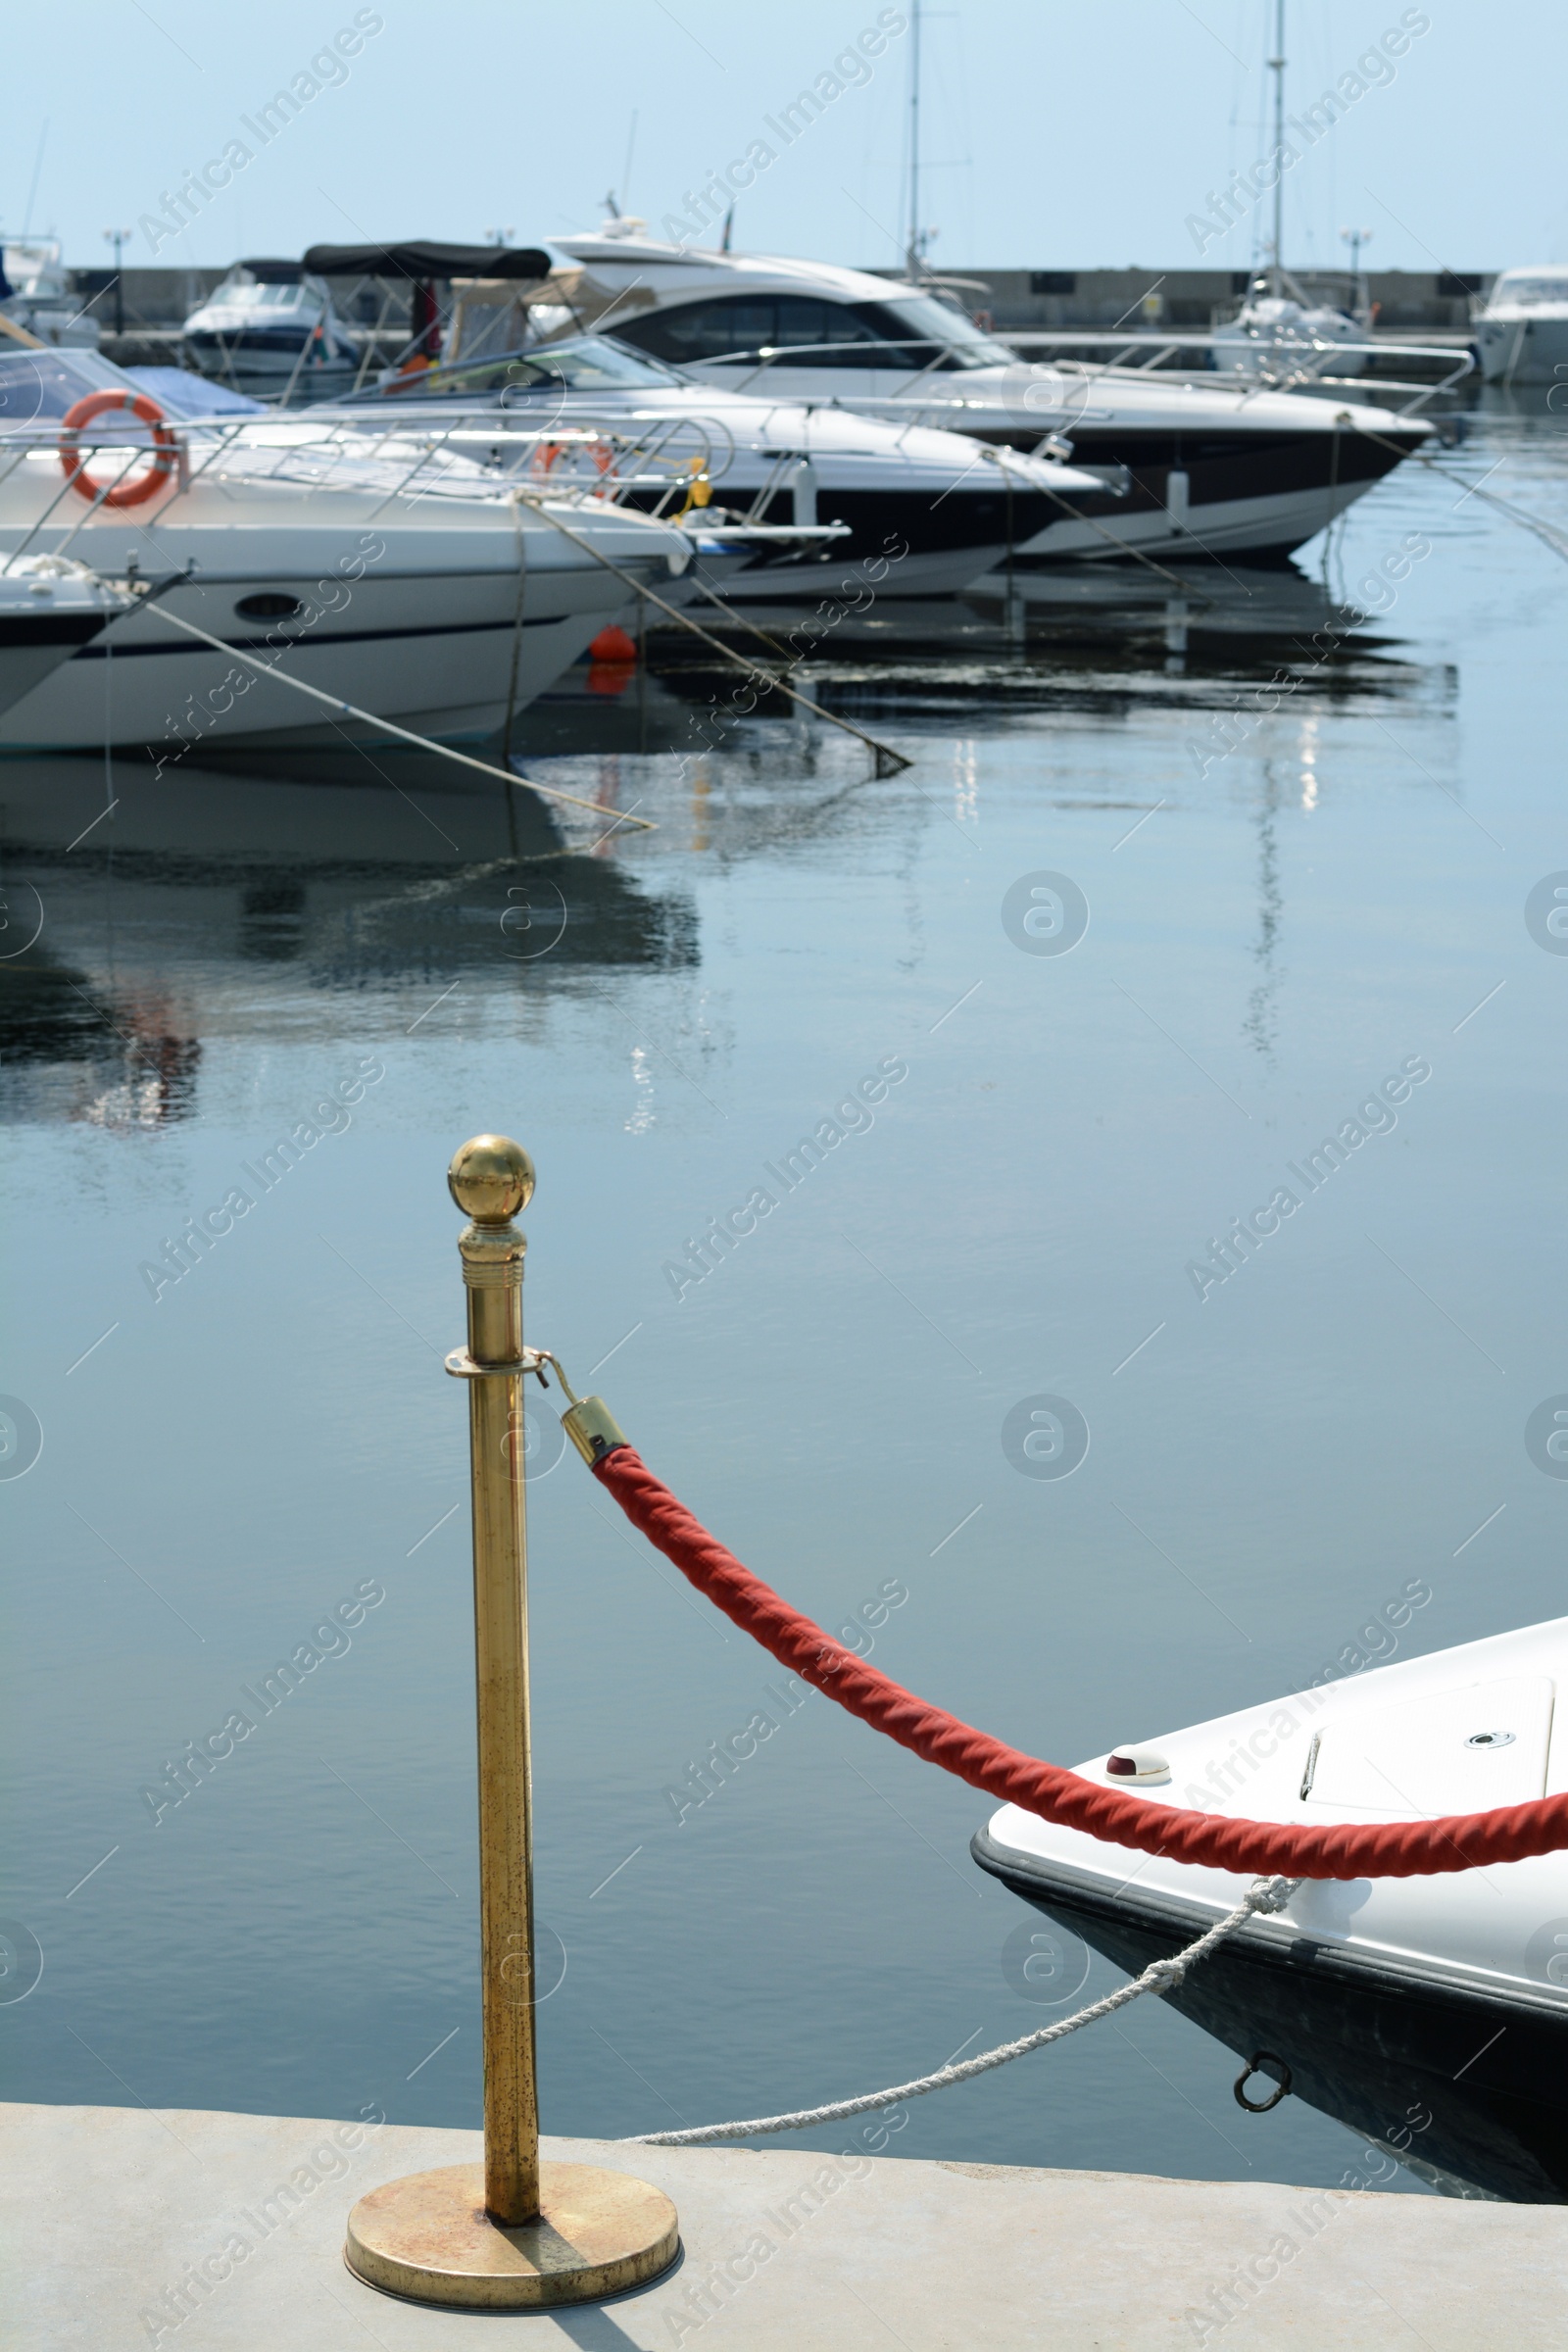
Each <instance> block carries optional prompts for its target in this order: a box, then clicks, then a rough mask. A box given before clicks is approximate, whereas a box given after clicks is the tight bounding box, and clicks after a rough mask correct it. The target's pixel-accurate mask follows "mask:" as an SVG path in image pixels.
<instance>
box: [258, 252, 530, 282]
mask: <svg viewBox="0 0 1568 2352" xmlns="http://www.w3.org/2000/svg"><path fill="white" fill-rule="evenodd" d="M299 267H300V268H302V269H305V270H311V271H312V272H313V273H314V274H315V275H316V276H318V277H407V278H412V279H414V280H415V281H416V282H417V283H421V284H422V283H426V282H428V280H429V279H431V278H434V277H448V278H450V277H508V278H540V277H548V276H549V274H550V256H549V254H548V253H542V252H541V251H540V250H539V248H538V247H537V246H528V245H524V246H519V247H518V248H517V249H516V250H515V251H512V250H510V249H509V248H508V247H506V246H505V245H437V244H424V243H415V244H410V245H313V246H312V247H311V249H310V251H309V253H307V254H306V256H305V259H304V261H303V263H301V264H300V265H299Z"/></svg>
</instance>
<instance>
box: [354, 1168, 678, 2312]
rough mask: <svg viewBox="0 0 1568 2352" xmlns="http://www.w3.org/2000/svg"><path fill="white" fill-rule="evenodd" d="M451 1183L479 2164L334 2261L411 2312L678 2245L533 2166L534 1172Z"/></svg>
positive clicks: (657, 2198)
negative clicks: (527, 1414)
mask: <svg viewBox="0 0 1568 2352" xmlns="http://www.w3.org/2000/svg"><path fill="white" fill-rule="evenodd" d="M447 1183H448V1184H449V1186H450V1187H451V1191H452V1198H453V1199H454V1201H456V1202H457V1204H458V1206H459V1207H460V1208H461V1209H463V1210H464V1211H465V1212H466V1214H467V1215H468V1216H469V1217H470V1218H471V1219H472V1223H471V1224H469V1225H468V1226H466V1228H465V1230H464V1232H463V1234H462V1236H461V1238H460V1240H459V1243H458V1249H459V1251H460V1253H461V1255H462V1258H463V1279H464V1283H465V1285H466V1289H467V1295H468V1345H467V1347H466V1348H461V1349H459V1350H457V1351H456V1352H455V1353H454V1354H452V1355H449V1356H448V1358H447V1370H448V1371H449V1372H451V1373H454V1374H455V1375H456V1376H457V1377H458V1378H459V1379H463V1380H466V1381H468V1382H469V1384H470V1386H469V1390H468V1440H469V1456H470V1474H471V1479H472V1488H473V1611H474V1653H475V1663H476V1668H477V1679H478V1718H479V1946H480V1952H479V1958H480V1977H481V1985H482V1990H483V2020H484V2163H483V2165H482V2166H481V2165H477V2164H460V2165H448V2166H444V2167H443V2168H442V2169H441V2170H440V2171H439V2172H433V2173H415V2174H411V2175H410V2176H409V2177H408V2178H407V2179H405V2180H393V2181H389V2182H388V2183H387V2185H386V2186H385V2187H384V2188H376V2189H372V2190H371V2191H370V2193H369V2195H368V2196H365V2197H362V2198H361V2199H360V2202H359V2203H358V2205H356V2206H355V2208H354V2211H353V2212H352V2214H351V2215H350V2216H349V2228H348V2244H347V2247H346V2249H345V2252H346V2256H347V2260H348V2266H349V2268H350V2270H351V2271H353V2272H354V2273H355V2274H356V2275H357V2276H358V2277H359V2278H364V2279H365V2280H367V2281H368V2284H369V2285H371V2286H378V2287H382V2288H384V2289H385V2290H386V2291H387V2292H388V2293H389V2294H395V2295H404V2296H407V2297H409V2298H411V2299H412V2300H413V2301H415V2302H418V2303H443V2304H463V2305H466V2306H469V2307H477V2308H480V2309H485V2310H491V2311H506V2310H513V2311H516V2310H538V2309H540V2308H542V2307H544V2306H546V2305H549V2304H553V2303H586V2302H592V2301H596V2300H599V2299H601V2298H603V2297H604V2296H606V2295H613V2294H618V2293H620V2292H621V2291H622V2290H623V2289H624V2288H626V2287H628V2286H636V2285H639V2284H641V2282H642V2281H643V2280H644V2279H648V2278H656V2277H657V2276H658V2274H659V2273H660V2272H661V2271H662V2270H663V2269H664V2268H665V2267H666V2266H667V2265H668V2264H669V2263H671V2262H672V2261H673V2260H674V2258H675V2254H676V2251H677V2248H678V2245H679V2235H678V2226H677V2222H676V2217H675V2208H674V2206H673V2205H672V2204H671V2203H670V2201H669V2199H668V2198H667V2197H666V2196H665V2195H663V2193H662V2191H661V2190H660V2189H657V2188H653V2187H650V2186H649V2184H648V2182H647V2181H645V2180H634V2179H632V2178H631V2177H630V2176H629V2175H627V2174H625V2173H612V2172H606V2171H604V2170H603V2169H601V2168H600V2167H599V2166H597V2165H586V2164H541V2163H540V2161H539V2108H538V2095H537V2088H536V2076H535V2067H534V2018H533V2000H534V1989H533V1988H534V1970H533V1832H532V1822H531V1787H530V1777H529V1767H528V1597H527V1563H526V1555H525V1548H524V1538H523V1480H524V1472H523V1415H522V1377H523V1374H524V1373H525V1372H527V1371H529V1370H531V1369H533V1368H534V1367H535V1366H536V1364H537V1362H538V1360H539V1359H538V1358H537V1357H535V1356H534V1355H533V1354H532V1353H531V1352H530V1351H529V1350H528V1349H526V1348H524V1347H523V1344H522V1260H523V1251H524V1249H525V1248H526V1244H525V1242H524V1240H523V1237H522V1235H521V1234H520V1233H519V1232H518V1230H517V1228H516V1226H515V1225H514V1223H513V1222H512V1220H513V1218H514V1217H515V1215H516V1214H517V1213H518V1212H519V1210H521V1209H522V1208H524V1207H525V1206H526V1205H527V1202H528V1201H529V1200H530V1198H531V1197H532V1194H533V1163H532V1162H531V1160H530V1159H529V1157H528V1154H527V1152H524V1151H523V1150H522V1148H521V1146H520V1145H519V1144H515V1143H513V1142H511V1141H510V1139H509V1138H508V1137H506V1136H501V1135H477V1136H475V1137H474V1138H473V1140H472V1142H471V1143H466V1144H465V1145H464V1147H463V1149H462V1150H461V1151H460V1152H458V1153H457V1155H456V1157H455V1158H454V1159H453V1162H452V1165H451V1167H450V1168H449V1169H448V1171H447Z"/></svg>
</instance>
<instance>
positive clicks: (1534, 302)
mask: <svg viewBox="0 0 1568 2352" xmlns="http://www.w3.org/2000/svg"><path fill="white" fill-rule="evenodd" d="M1475 325H1476V348H1477V351H1478V352H1479V354H1480V358H1481V372H1482V374H1483V376H1485V378H1486V380H1487V382H1488V383H1489V384H1562V385H1565V386H1568V262H1538V263H1537V264H1536V266H1535V267H1534V269H1530V270H1504V271H1503V273H1502V275H1501V276H1500V277H1499V278H1498V279H1497V281H1496V283H1495V285H1494V287H1493V289H1492V292H1491V293H1490V295H1489V296H1488V297H1487V302H1486V307H1485V309H1484V310H1482V311H1481V313H1480V314H1479V316H1478V317H1477V319H1476V322H1475ZM1563 397H1564V400H1565V401H1568V391H1565V393H1564V396H1563Z"/></svg>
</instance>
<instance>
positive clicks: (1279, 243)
mask: <svg viewBox="0 0 1568 2352" xmlns="http://www.w3.org/2000/svg"><path fill="white" fill-rule="evenodd" d="M1268 67H1269V72H1270V73H1272V74H1273V76H1274V242H1273V248H1272V251H1271V253H1270V255H1269V260H1270V263H1271V265H1272V268H1271V272H1270V274H1271V276H1272V279H1273V283H1272V286H1271V288H1270V291H1271V292H1272V293H1275V294H1282V293H1283V292H1284V290H1285V283H1284V273H1285V172H1284V170H1283V168H1282V165H1281V161H1280V159H1281V157H1282V156H1283V154H1284V151H1285V0H1274V54H1273V56H1272V57H1271V58H1270V59H1269V61H1268Z"/></svg>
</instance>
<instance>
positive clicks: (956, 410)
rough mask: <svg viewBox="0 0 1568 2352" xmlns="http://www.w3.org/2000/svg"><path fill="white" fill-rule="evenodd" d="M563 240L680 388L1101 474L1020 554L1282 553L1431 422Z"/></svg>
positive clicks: (673, 259) (804, 276) (1357, 493)
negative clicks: (1054, 360)
mask: <svg viewBox="0 0 1568 2352" xmlns="http://www.w3.org/2000/svg"><path fill="white" fill-rule="evenodd" d="M561 244H562V249H563V251H564V252H566V253H568V254H570V255H571V256H572V257H573V259H574V260H575V261H576V262H577V263H579V264H580V266H581V267H580V271H579V273H578V275H579V277H580V284H579V285H578V286H577V287H576V288H575V290H574V300H575V301H576V303H577V305H578V308H579V311H580V312H581V313H582V315H583V316H584V317H586V318H588V319H593V320H597V321H598V322H599V323H600V325H601V329H602V331H605V332H608V333H610V334H613V335H614V336H615V337H616V338H617V339H618V340H620V341H622V342H627V343H630V344H632V345H634V346H635V347H636V349H638V350H639V351H643V352H646V353H648V354H650V355H651V356H652V357H654V358H656V359H660V360H662V361H664V362H666V363H667V364H668V365H670V366H672V367H675V368H679V369H680V370H681V371H682V372H683V373H684V374H685V375H686V376H688V377H689V378H690V379H691V380H692V381H694V382H697V383H706V384H711V385H714V386H720V385H721V386H724V387H726V388H727V389H729V390H730V391H734V392H747V393H751V394H753V395H756V394H760V393H763V392H771V393H774V394H776V396H777V397H779V398H780V399H784V400H797V401H798V400H804V399H810V400H830V401H834V402H836V403H839V404H841V405H844V406H846V407H850V408H853V409H856V410H859V411H862V412H868V411H870V412H875V413H877V414H879V415H882V416H885V417H890V418H894V419H898V420H901V421H905V422H908V423H924V424H929V425H938V426H943V427H946V428H947V429H949V430H952V431H954V432H956V433H962V434H967V435H969V436H970V437H972V438H974V439H976V440H980V441H985V442H988V443H990V444H992V445H993V446H998V447H1000V446H1008V447H1011V448H1015V449H1018V450H1035V449H1044V447H1045V445H1046V444H1047V443H1048V442H1049V443H1052V444H1054V445H1055V446H1056V447H1057V449H1058V454H1065V455H1067V456H1068V459H1069V462H1070V463H1071V464H1072V465H1073V466H1075V467H1084V468H1087V469H1088V470H1089V471H1091V472H1093V473H1096V474H1097V475H1098V476H1100V477H1101V485H1102V486H1101V490H1100V494H1099V495H1098V496H1097V497H1094V498H1092V499H1089V500H1086V501H1080V500H1077V499H1075V500H1074V501H1073V507H1074V509H1075V512H1074V513H1071V514H1062V515H1058V516H1057V518H1056V519H1055V520H1054V521H1053V522H1052V523H1051V524H1050V525H1049V526H1047V527H1046V528H1044V529H1042V530H1041V531H1039V532H1038V533H1037V534H1036V535H1035V536H1034V537H1033V538H1032V539H1031V540H1029V541H1027V542H1020V548H1019V551H1018V552H1020V553H1021V554H1022V556H1023V558H1024V560H1025V561H1034V560H1038V561H1040V562H1046V563H1049V562H1054V561H1056V560H1058V559H1061V558H1067V559H1071V560H1073V561H1078V560H1081V559H1085V558H1088V559H1090V560H1095V561H1099V560H1103V559H1105V558H1107V557H1117V556H1123V555H1127V554H1129V553H1132V554H1137V555H1151V556H1155V557H1162V556H1165V555H1170V554H1179V555H1181V556H1182V557H1184V558H1185V559H1186V560H1188V561H1190V562H1201V561H1202V560H1203V559H1204V558H1205V557H1208V556H1218V557H1223V558H1225V559H1226V560H1227V561H1229V560H1230V559H1231V558H1232V557H1234V556H1238V555H1245V556H1246V557H1247V558H1248V559H1249V561H1250V562H1252V563H1275V562H1281V561H1283V560H1284V558H1285V557H1286V556H1288V555H1289V554H1290V552H1291V551H1292V550H1293V549H1294V548H1297V547H1299V546H1301V545H1302V543H1303V542H1304V541H1306V540H1308V539H1310V538H1312V537H1314V536H1315V535H1316V534H1317V533H1318V532H1319V531H1322V530H1325V529H1326V528H1327V527H1328V525H1329V524H1330V523H1331V522H1332V521H1334V520H1335V519H1336V517H1337V516H1338V515H1343V514H1344V513H1345V512H1346V510H1347V509H1348V507H1350V506H1352V505H1353V504H1354V503H1355V501H1356V500H1357V499H1359V498H1361V497H1363V496H1364V495H1365V494H1366V492H1367V491H1369V490H1370V489H1371V488H1372V487H1373V486H1374V484H1375V483H1376V482H1378V481H1380V480H1381V479H1382V477H1383V476H1384V475H1385V474H1386V473H1389V472H1391V471H1392V470H1393V468H1394V467H1395V466H1397V465H1398V464H1400V462H1401V461H1402V460H1403V459H1404V458H1405V457H1407V456H1408V455H1409V454H1410V453H1411V452H1412V451H1414V450H1416V449H1419V448H1420V447H1421V446H1422V445H1423V444H1424V443H1425V442H1426V440H1427V439H1428V438H1429V437H1430V435H1431V434H1432V431H1433V427H1432V425H1431V424H1430V423H1428V422H1427V421H1426V420H1425V419H1424V418H1422V417H1414V416H1411V417H1403V416H1391V415H1390V414H1388V412H1387V411H1385V410H1383V409H1377V408H1371V407H1363V406H1361V405H1360V404H1358V403H1357V404H1354V405H1350V404H1348V403H1345V402H1343V401H1340V400H1337V399H1336V400H1325V399H1321V398H1316V397H1312V396H1310V395H1307V394H1304V393H1293V392H1275V391H1259V390H1257V389H1255V388H1253V387H1250V386H1249V385H1247V384H1243V383H1239V384H1236V385H1234V386H1227V385H1222V384H1221V383H1220V382H1218V381H1216V380H1213V379H1210V380H1208V381H1205V382H1202V383H1191V382H1184V381H1180V380H1177V379H1175V378H1173V377H1169V376H1167V377H1161V376H1159V375H1158V374H1145V373H1143V372H1141V371H1140V370H1138V369H1136V368H1103V367H1098V366H1092V365H1088V364H1083V365H1078V364H1074V363H1072V362H1068V361H1062V362H1060V363H1058V364H1057V365H1055V366H1033V365H1028V364H1025V363H1023V362H1020V361H1019V360H1018V359H1017V357H1016V356H1015V354H1014V353H1013V352H1011V351H1010V350H1009V349H1008V348H1007V346H1006V345H1005V343H1002V342H999V341H998V339H997V338H996V336H995V335H992V334H990V333H988V332H986V331H985V330H983V329H982V328H981V327H979V326H978V325H976V323H975V322H974V320H973V319H970V318H968V317H967V316H966V315H965V314H964V313H963V312H962V311H960V310H958V309H957V308H956V306H955V305H953V304H951V303H949V302H947V301H945V300H943V299H941V298H940V297H939V296H938V295H937V294H936V293H934V292H932V291H931V289H930V288H929V287H927V286H922V285H915V284H901V283H896V282H891V281H890V280H889V279H887V278H883V277H873V276H870V275H868V274H867V273H866V272H864V271H863V270H841V269H837V268H833V267H831V266H829V265H828V264H826V263H818V262H803V261H794V260H783V259H780V258H778V257H775V256H771V255H760V254H738V253H716V252H709V251H698V250H693V249H689V248H687V247H684V246H675V245H666V244H660V243H657V242H655V241H653V240H650V239H646V238H642V237H638V236H627V235H617V236H613V237H610V236H604V235H601V236H598V237H569V238H564V239H563V240H561ZM1063 441H1064V442H1065V444H1066V448H1065V450H1064V451H1063V450H1061V448H1060V444H1061V443H1062V442H1063Z"/></svg>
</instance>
